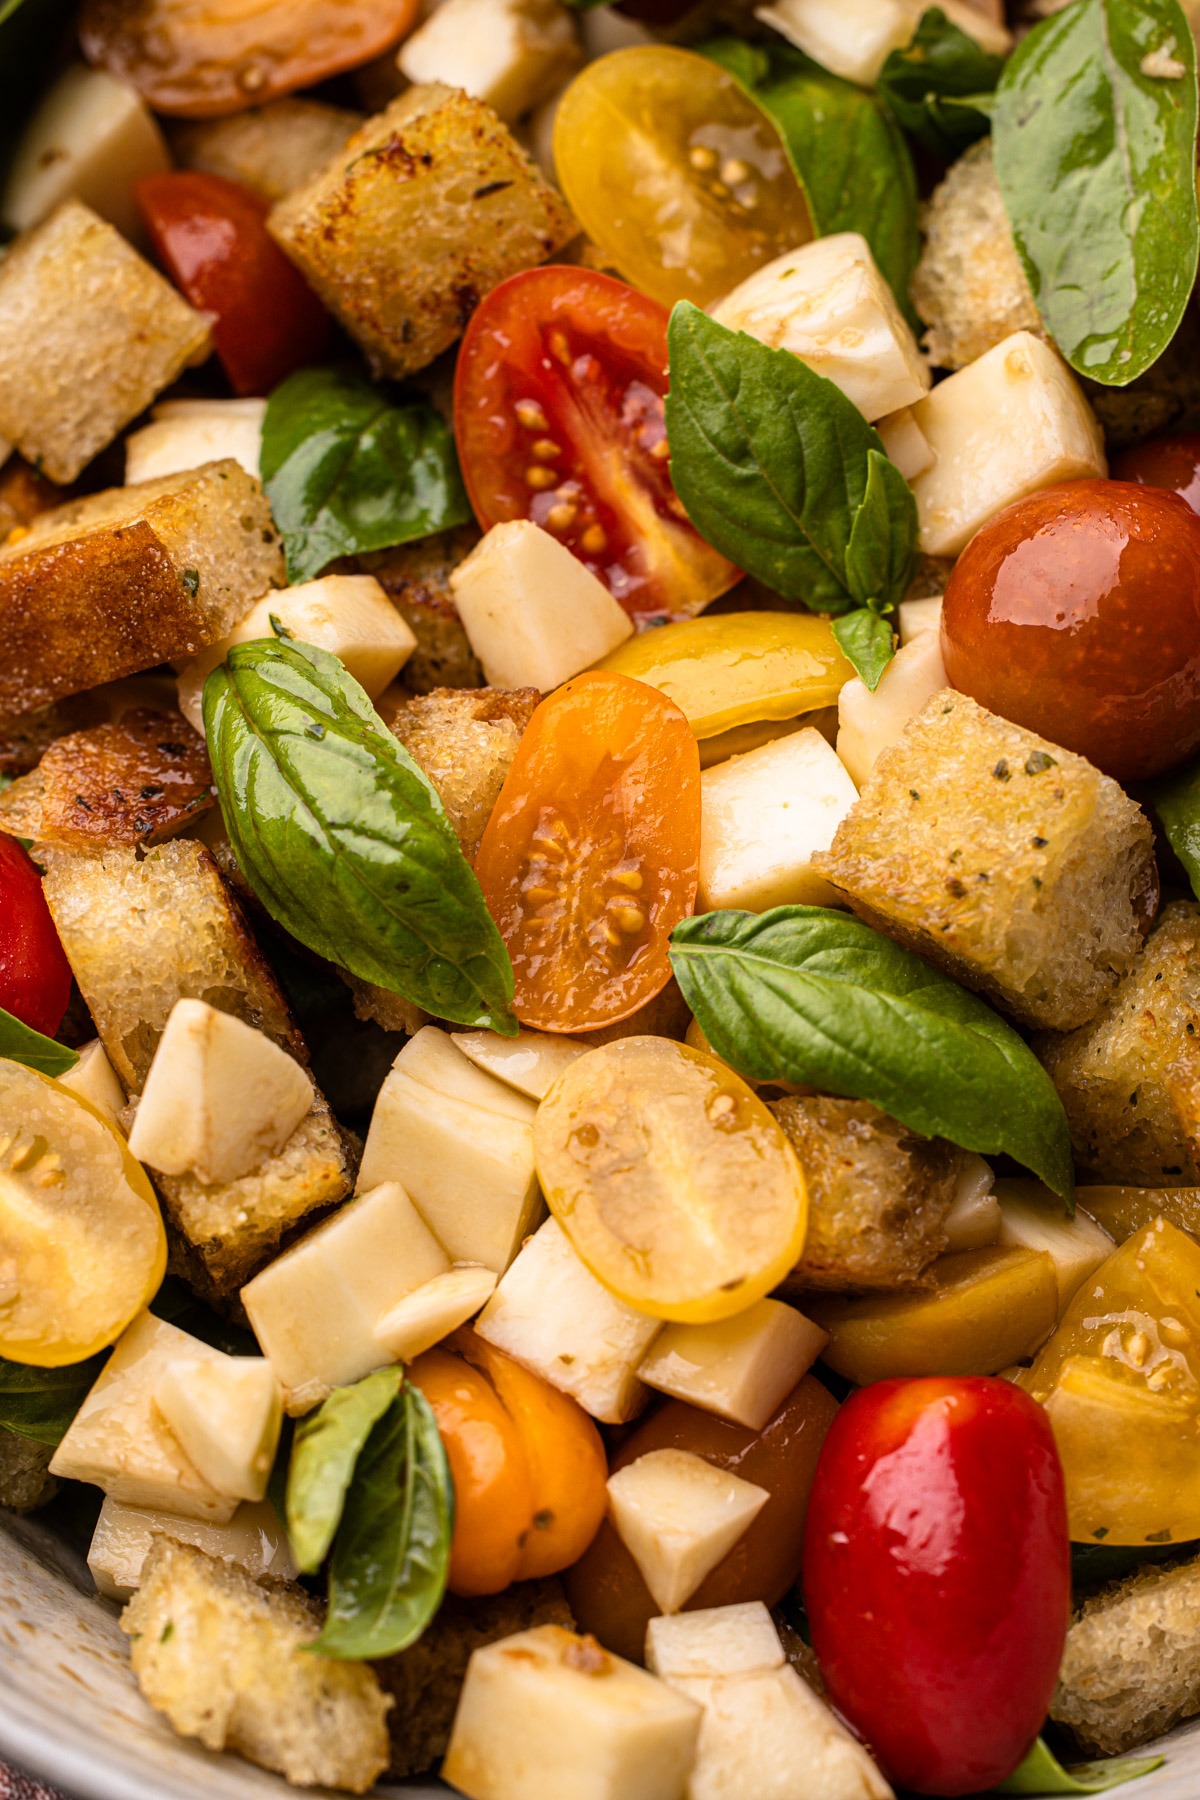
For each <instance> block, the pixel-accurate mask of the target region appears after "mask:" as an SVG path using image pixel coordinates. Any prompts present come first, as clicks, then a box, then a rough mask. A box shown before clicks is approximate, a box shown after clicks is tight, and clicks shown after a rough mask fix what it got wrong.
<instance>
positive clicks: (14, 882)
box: [0, 837, 71, 1037]
mask: <svg viewBox="0 0 1200 1800" xmlns="http://www.w3.org/2000/svg"><path fill="white" fill-rule="evenodd" d="M70 998H71V965H70V964H69V963H68V961H67V958H66V955H65V953H64V951H63V947H62V945H61V944H60V943H59V941H58V932H57V931H56V930H55V929H54V920H53V919H52V918H51V917H50V908H49V907H48V906H47V905H46V897H45V895H44V894H43V893H42V878H41V875H40V874H39V873H38V869H37V865H36V863H34V862H33V860H32V859H31V858H30V857H29V856H28V855H27V853H26V852H25V851H24V850H23V849H22V848H21V846H20V844H18V843H17V842H16V840H15V839H14V838H10V837H0V1006H2V1007H3V1008H4V1010H5V1012H10V1013H12V1015H13V1017H14V1018H17V1019H20V1021H21V1023H22V1025H28V1026H30V1027H31V1028H32V1030H34V1031H40V1032H43V1033H44V1034H45V1036H46V1037H53V1036H54V1034H55V1032H56V1031H57V1030H58V1028H59V1026H60V1025H61V1024H62V1022H63V1014H64V1013H65V1012H66V1010H67V1002H68V1001H69V1000H70Z"/></svg>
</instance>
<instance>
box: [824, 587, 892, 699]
mask: <svg viewBox="0 0 1200 1800" xmlns="http://www.w3.org/2000/svg"><path fill="white" fill-rule="evenodd" d="M830 629H831V631H832V632H833V635H834V637H835V638H836V639H837V641H838V644H839V645H840V646H841V651H842V655H843V656H844V657H845V658H846V661H847V662H848V663H850V664H852V666H853V668H854V671H855V673H856V674H857V675H861V677H862V679H863V680H864V681H865V682H866V684H867V686H868V687H869V688H870V690H871V692H872V693H874V692H875V689H876V688H877V687H878V686H879V677H880V676H881V675H882V674H883V671H884V670H885V669H886V668H887V666H888V664H889V663H890V662H891V660H892V657H893V656H894V655H895V638H894V636H893V633H892V628H891V626H890V625H889V624H888V622H887V620H886V619H883V618H881V617H880V616H879V614H878V613H877V612H872V611H871V608H870V607H869V606H860V607H859V608H858V609H857V611H855V612H848V613H843V614H842V616H841V618H839V619H835V620H834V621H833V624H832V626H831V627H830Z"/></svg>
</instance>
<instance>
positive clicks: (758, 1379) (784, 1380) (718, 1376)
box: [638, 1300, 829, 1431]
mask: <svg viewBox="0 0 1200 1800" xmlns="http://www.w3.org/2000/svg"><path fill="white" fill-rule="evenodd" d="M828 1342H829V1336H828V1333H827V1332H824V1331H822V1330H821V1327H820V1326H819V1325H814V1324H813V1322H812V1320H811V1319H806V1318H805V1317H804V1314H803V1313H800V1312H797V1311H796V1308H795V1307H794V1306H785V1305H784V1304H783V1302H782V1301H780V1300H759V1301H757V1302H756V1303H755V1304H754V1305H753V1306H751V1307H748V1308H747V1309H746V1311H745V1312H741V1313H736V1314H735V1315H734V1317H733V1318H732V1319H722V1320H721V1321H720V1322H719V1323H718V1324H715V1325H666V1326H664V1328H663V1330H662V1332H661V1334H660V1335H659V1336H658V1337H657V1338H656V1339H655V1340H654V1343H653V1344H652V1345H651V1346H650V1353H649V1355H648V1356H647V1357H646V1359H645V1361H644V1362H643V1363H642V1365H641V1367H640V1368H639V1370H638V1375H639V1376H640V1377H641V1379H642V1380H643V1381H644V1382H645V1383H646V1385H647V1386H648V1387H652V1388H657V1389H658V1391H659V1392H660V1393H662V1394H672V1395H674V1397H675V1398H676V1399H677V1400H687V1401H688V1402H689V1403H690V1404H691V1405H692V1406H699V1407H700V1408H702V1410H703V1411H704V1412H710V1413H716V1415H717V1417H718V1418H720V1419H728V1420H730V1422H731V1423H732V1424H734V1425H745V1426H747V1427H748V1428H749V1430H751V1431H761V1430H762V1428H763V1426H764V1425H765V1424H766V1422H767V1420H768V1419H769V1418H770V1417H771V1414H772V1413H773V1412H774V1411H775V1409H776V1407H777V1406H778V1405H779V1403H780V1401H781V1400H783V1399H784V1397H785V1396H786V1395H787V1394H790V1393H791V1391H792V1389H793V1388H794V1387H795V1385H796V1383H797V1382H798V1381H799V1379H800V1377H801V1376H802V1375H803V1374H805V1373H806V1372H807V1371H808V1370H809V1369H811V1367H812V1365H813V1363H814V1362H816V1360H817V1357H818V1356H819V1355H820V1354H821V1351H822V1350H823V1349H824V1347H825V1345H826V1344H827V1343H828Z"/></svg>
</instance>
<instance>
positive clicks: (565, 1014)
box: [475, 669, 700, 1031]
mask: <svg viewBox="0 0 1200 1800" xmlns="http://www.w3.org/2000/svg"><path fill="white" fill-rule="evenodd" d="M699 860H700V754H699V751H698V750H697V748H696V740H695V738H694V737H693V735H692V729H691V726H690V725H689V724H688V722H687V720H686V719H685V718H684V716H683V714H682V713H681V712H680V710H679V708H678V707H677V706H676V705H675V704H674V702H673V701H671V700H668V699H667V698H666V696H665V695H663V694H660V693H659V692H658V691H657V690H656V689H655V688H651V687H647V686H646V685H645V684H644V683H643V682H640V681H633V680H631V679H630V677H629V676H627V675H614V674H610V673H608V672H607V671H602V670H599V669H591V670H588V671H587V672H586V673H585V674H583V675H577V676H576V677H575V678H574V680H573V681H568V682H567V684H566V686H565V687H561V688H559V690H558V692H557V693H556V694H552V695H551V696H550V698H549V699H548V700H543V701H542V704H541V705H540V706H539V707H538V709H537V711H536V712H535V713H534V715H533V717H532V719H531V720H530V721H529V724H528V726H527V727H526V730H525V734H524V736H523V737H522V739H521V742H520V745H519V747H518V749H517V754H516V756H515V758H514V759H513V764H512V767H511V768H510V769H509V772H508V775H507V776H506V778H505V782H504V786H503V787H502V788H501V790H500V798H499V799H498V800H497V802H496V804H495V807H494V808H493V810H492V816H491V818H490V819H489V820H488V823H487V829H486V830H485V831H484V834H483V841H482V843H481V844H480V846H479V854H478V856H477V857H476V859H475V873H476V875H477V877H478V879H479V885H480V886H481V887H482V889H483V893H484V898H485V899H486V901H487V903H488V908H489V910H490V912H491V915H492V917H493V919H495V921H496V924H497V925H498V927H499V929H500V935H501V936H502V937H503V939H504V942H505V943H506V944H507V946H508V953H509V956H510V957H511V958H512V965H513V973H514V975H515V976H516V999H515V1001H514V1006H515V1008H516V1013H517V1017H518V1018H519V1019H520V1020H521V1022H522V1024H524V1025H532V1026H534V1027H536V1028H537V1029H538V1030H541V1031H595V1030H597V1029H599V1028H600V1027H601V1026H604V1025H613V1024H615V1023H616V1022H617V1020H618V1019H626V1018H628V1017H629V1016H630V1014H631V1013H634V1012H636V1011H637V1010H638V1008H639V1007H641V1006H644V1005H645V1004H646V1002H647V1001H648V1000H652V999H653V998H654V996H655V994H657V993H658V992H659V991H660V990H661V989H662V988H664V987H665V986H666V985H667V982H668V981H669V980H670V978H671V965H670V963H669V962H668V960H667V950H668V945H669V941H670V936H671V933H672V931H673V930H674V929H675V927H676V925H678V924H679V921H680V920H681V919H684V918H686V917H687V916H688V914H689V913H690V912H691V910H692V907H693V906H694V905H695V901H696V878H697V870H698V867H699Z"/></svg>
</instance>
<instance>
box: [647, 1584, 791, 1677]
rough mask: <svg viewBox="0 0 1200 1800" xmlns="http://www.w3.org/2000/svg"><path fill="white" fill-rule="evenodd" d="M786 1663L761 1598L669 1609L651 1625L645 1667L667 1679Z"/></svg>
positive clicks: (752, 1671)
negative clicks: (695, 1608) (692, 1609)
mask: <svg viewBox="0 0 1200 1800" xmlns="http://www.w3.org/2000/svg"><path fill="white" fill-rule="evenodd" d="M786 1662H787V1657H786V1655H785V1654H784V1649H783V1645H782V1644H781V1643H780V1641H779V1633H778V1632H777V1631H776V1629H775V1624H774V1621H773V1620H772V1618H771V1615H770V1613H769V1612H768V1611H767V1609H766V1607H765V1606H764V1605H763V1603H762V1601H761V1600H747V1601H744V1602H743V1603H742V1604H741V1605H737V1606H706V1607H701V1608H700V1609H699V1610H698V1611H697V1612H686V1613H666V1614H664V1615H663V1616H662V1617H661V1618H658V1619H651V1621H650V1623H649V1624H648V1625H647V1627H646V1667H647V1668H648V1669H649V1670H650V1672H651V1674H652V1675H658V1676H660V1677H661V1679H662V1680H663V1681H676V1680H679V1679H680V1678H682V1677H687V1676H694V1675H769V1674H770V1672H771V1670H772V1669H782V1668H783V1666H784V1664H785V1663H786Z"/></svg>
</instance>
